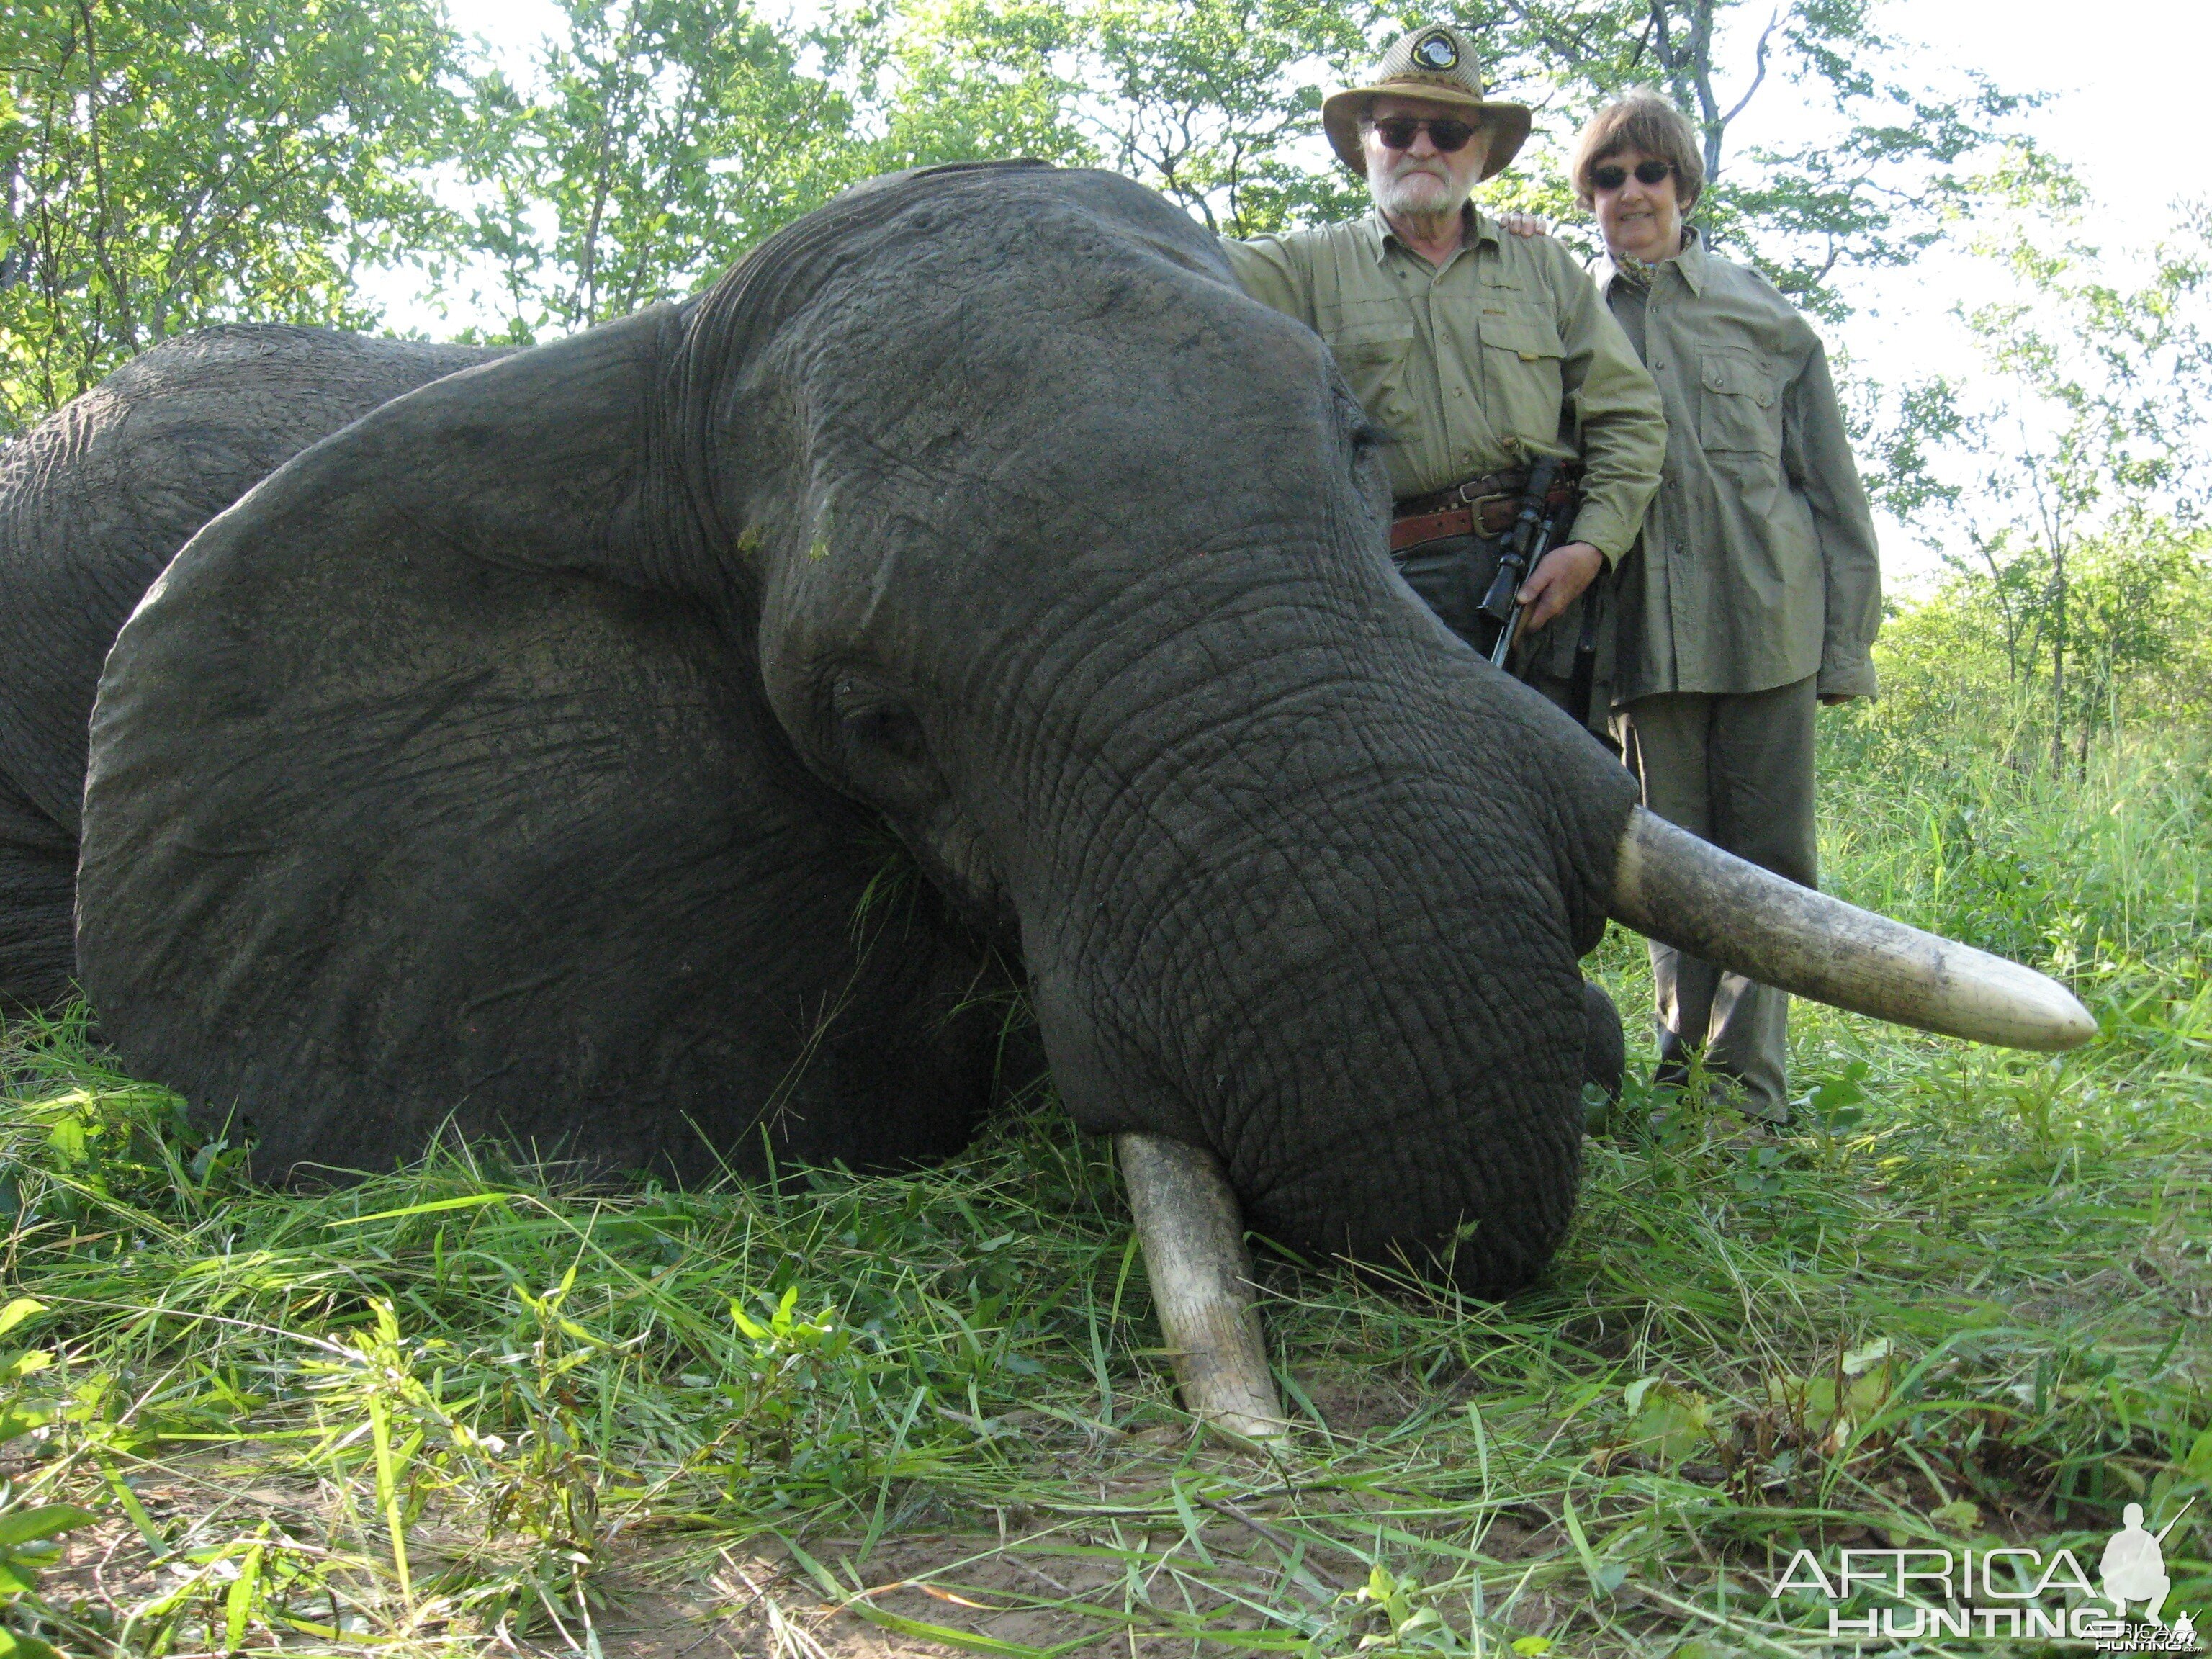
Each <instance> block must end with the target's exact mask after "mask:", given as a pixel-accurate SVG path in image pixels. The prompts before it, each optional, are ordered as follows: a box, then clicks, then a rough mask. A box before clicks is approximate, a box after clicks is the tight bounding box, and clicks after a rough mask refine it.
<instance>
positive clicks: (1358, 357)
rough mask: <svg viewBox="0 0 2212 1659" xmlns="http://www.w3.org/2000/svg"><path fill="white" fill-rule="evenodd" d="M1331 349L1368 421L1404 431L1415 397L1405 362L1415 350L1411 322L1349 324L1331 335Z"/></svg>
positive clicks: (1329, 341) (1396, 430) (1339, 371)
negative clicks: (1408, 383) (1408, 382)
mask: <svg viewBox="0 0 2212 1659" xmlns="http://www.w3.org/2000/svg"><path fill="white" fill-rule="evenodd" d="M1328 349H1329V354H1330V355H1331V356H1334V358H1335V359H1336V368H1337V372H1338V373H1339V374H1342V375H1343V376H1344V383H1345V384H1346V386H1350V387H1351V388H1352V396H1353V397H1355V398H1358V399H1359V406H1360V407H1361V408H1362V409H1364V410H1366V411H1367V417H1368V419H1370V420H1371V421H1373V422H1375V423H1376V425H1377V426H1380V427H1382V428H1384V429H1386V430H1388V431H1390V432H1393V433H1401V432H1403V431H1404V430H1405V429H1406V428H1407V425H1408V424H1410V423H1411V422H1412V421H1413V396H1412V394H1411V393H1410V392H1408V391H1407V387H1406V362H1407V358H1409V357H1410V356H1412V355H1413V321H1412V319H1389V320H1386V321H1382V322H1367V323H1348V324H1346V325H1344V326H1343V327H1342V328H1340V329H1338V330H1337V331H1334V333H1332V334H1330V335H1329V336H1328Z"/></svg>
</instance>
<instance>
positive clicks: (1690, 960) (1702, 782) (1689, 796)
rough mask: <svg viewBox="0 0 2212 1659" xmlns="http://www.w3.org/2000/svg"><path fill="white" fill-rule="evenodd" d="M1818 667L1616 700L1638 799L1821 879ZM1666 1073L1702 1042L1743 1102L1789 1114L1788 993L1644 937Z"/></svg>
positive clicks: (1810, 881) (1795, 876)
mask: <svg viewBox="0 0 2212 1659" xmlns="http://www.w3.org/2000/svg"><path fill="white" fill-rule="evenodd" d="M1819 707H1820V702H1819V699H1818V697H1817V696H1816V695H1815V691H1814V678H1811V677H1808V678H1805V679H1802V680H1799V681H1797V682H1796V684H1790V685H1783V686H1777V687H1776V688H1775V689H1774V690H1771V691H1753V692H1747V693H1744V694H1742V695H1733V696H1732V695H1726V694H1717V693H1705V692H1664V693H1662V694H1660V695H1658V696H1650V697H1639V698H1638V699H1637V700H1636V701H1635V702H1632V703H1630V704H1629V705H1628V706H1627V707H1626V708H1622V709H1619V710H1617V711H1615V714H1614V726H1615V730H1616V731H1617V732H1618V733H1619V735H1620V742H1621V749H1622V759H1623V760H1624V761H1626V763H1627V765H1628V768H1629V769H1630V770H1631V771H1632V772H1634V773H1635V774H1636V775H1637V777H1638V780H1640V781H1641V782H1642V784H1643V786H1644V805H1645V806H1646V807H1647V808H1648V809H1650V811H1654V812H1656V813H1657V814H1658V815H1659V816H1660V817H1662V818H1665V819H1666V820H1668V822H1669V823H1675V824H1679V825H1680V826H1681V827H1682V828H1683V829H1687V830H1688V831H1690V832H1691V833H1692V835H1696V836H1704V837H1705V839H1706V840H1707V841H1709V842H1712V843H1713V844H1714V845H1715V846H1716V847H1720V848H1725V849H1726V850H1727V851H1729V852H1731V853H1734V854H1735V855H1736V856H1737V857H1738V858H1742V859H1748V860H1751V862H1752V863H1753V864H1756V865H1759V866H1763V867H1765V868H1766V869H1769V870H1771V871H1773V872H1775V874H1777V875H1778V876H1786V877H1788V878H1790V880H1791V881H1794V882H1797V883H1799V884H1801V885H1803V886H1806V887H1817V886H1818V885H1819V884H1820V869H1819V848H1818V843H1817V842H1816V840H1815V836H1814V823H1813V732H1814V714H1815V713H1816V712H1817V711H1818V709H1819ZM1651 978H1652V981H1653V986H1654V989H1655V990H1656V994H1657V997H1656V1000H1657V1002H1658V1016H1659V1072H1658V1074H1657V1078H1656V1080H1657V1081H1658V1082H1661V1083H1662V1084H1663V1083H1667V1082H1669V1081H1679V1080H1680V1079H1682V1078H1683V1077H1684V1076H1685V1075H1686V1073H1687V1070H1688V1066H1689V1062H1690V1060H1691V1058H1692V1056H1693V1055H1695V1054H1697V1053H1698V1052H1699V1050H1701V1049H1702V1050H1703V1051H1704V1054H1705V1066H1706V1069H1707V1071H1708V1073H1710V1074H1711V1075H1713V1076H1716V1077H1719V1078H1724V1079H1729V1080H1730V1081H1731V1082H1733V1083H1734V1084H1735V1085H1737V1086H1738V1087H1739V1088H1740V1089H1741V1091H1742V1096H1743V1098H1742V1104H1743V1106H1744V1108H1745V1109H1746V1110H1747V1111H1749V1112H1751V1113H1753V1114H1754V1115H1758V1116H1760V1117H1764V1118H1769V1119H1772V1120H1775V1121H1780V1120H1781V1119H1784V1118H1786V1117H1787V1116H1788V1115H1789V1114H1790V1085H1789V1079H1788V1078H1787V1076H1786V1074H1785V1066H1786V1062H1787V1060H1788V1055H1789V1040H1788V1039H1789V1020H1790V999H1789V997H1788V996H1787V995H1786V994H1784V993H1782V992H1780V991H1777V990H1775V989H1773V988H1772V987H1770V986H1765V985H1760V984H1758V983H1756V982H1755V981H1751V980H1747V979H1746V978H1745V977H1744V976H1743V975H1741V974H1729V973H1723V972H1722V971H1721V970H1720V969H1717V968H1716V967H1714V966H1713V964H1712V963H1709V962H1706V961H1705V960H1703V959H1702V958H1700V957H1692V956H1688V955H1686V954H1684V953H1683V952H1682V951H1677V950H1675V949H1674V948H1673V947H1672V946H1671V945H1658V944H1654V945H1652V946H1651Z"/></svg>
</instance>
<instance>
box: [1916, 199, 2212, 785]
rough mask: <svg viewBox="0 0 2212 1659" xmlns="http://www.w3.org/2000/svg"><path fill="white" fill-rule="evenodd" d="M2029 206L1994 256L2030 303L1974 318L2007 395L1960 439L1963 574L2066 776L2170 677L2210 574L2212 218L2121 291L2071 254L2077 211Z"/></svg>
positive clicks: (2202, 217) (2115, 265) (2161, 251)
mask: <svg viewBox="0 0 2212 1659" xmlns="http://www.w3.org/2000/svg"><path fill="white" fill-rule="evenodd" d="M2015 199H2016V201H2017V203H2018V204H2019V205H2020V206H2021V209H2022V216H2021V220H2020V222H2018V223H2017V224H2016V225H2015V228H2013V229H2012V230H2011V231H2010V233H2009V234H2007V235H2005V236H2003V237H2002V239H1998V240H1992V241H1991V242H1990V243H1989V244H1988V245H1987V246H1986V247H1985V252H1987V254H1988V256H1989V257H1990V258H1991V259H1992V260H1994V261H1996V263H1998V264H2001V265H2002V267H2003V268H2004V270H2007V271H2008V273H2009V274H2010V275H2011V276H2012V277H2013V278H2014V280H2015V285H2016V289H2017V293H2016V294H2015V295H2014V296H2013V297H2008V298H2004V299H2001V300H1996V301H1990V302H1989V303H1987V304H1984V305H1981V306H1978V307H1972V309H1962V310H1961V312H1960V315H1961V316H1962V318H1963V319H1964V320H1965V321H1966V325H1967V326H1968V327H1969V328H1970V329H1971V330H1972V332H1973V335H1974V337H1975V338H1976V339H1977V341H1978V343H1980V345H1981V348H1982V349H1983V352H1984V356H1985V358H1986V360H1987V362H1988V363H1989V366H1990V371H1991V373H1992V375H1993V376H1994V378H1995V380H1996V383H1997V386H1998V388H1999V390H1998V392H1997V394H1996V397H1995V398H1993V399H1992V400H1990V404H1989V405H1988V406H1987V407H1985V408H1984V409H1982V410H1978V411H1977V412H1975V413H1973V414H1972V415H1971V416H1967V417H1966V418H1965V419H1964V420H1963V421H1962V422H1961V423H1960V432H1961V438H1962V442H1963V446H1964V447H1965V449H1966V453H1965V455H1964V456H1963V458H1962V459H1963V461H1964V471H1965V477H1964V478H1963V480H1962V481H1961V482H1960V483H1958V484H1956V485H1954V486H1953V494H1954V498H1956V499H1962V500H1963V501H1964V502H1965V509H1964V513H1963V516H1962V517H1961V518H1960V520H1959V521H1960V524H1961V526H1962V528H1963V531H1964V535H1965V540H1966V544H1967V547H1968V548H1969V549H1970V550H1971V552H1970V553H1969V554H1966V555H1961V554H1960V553H1959V552H1957V551H1956V550H1953V551H1951V552H1949V553H1948V554H1947V557H1948V560H1949V562H1951V563H1952V564H1953V566H1954V568H1959V569H1961V570H1963V571H1967V572H1971V573H1972V574H1973V575H1974V576H1975V577H1976V578H1977V580H1978V581H1979V582H1980V584H1981V585H1982V588H1983V592H1984V594H1985V596H1986V598H1987V599H1988V601H1989V603H1990V604H1991V605H1993V606H1994V607H1995V608H1996V611H1997V612H1998V615H1999V616H2000V617H2001V618H2002V624H2003V636H2004V641H2005V650H2006V656H2007V660H2008V666H2009V669H2010V671H2011V673H2012V675H2013V677H2014V678H2015V682H2016V683H2017V682H2023V681H2026V680H2027V679H2030V678H2033V679H2037V680H2039V681H2042V682H2044V683H2045V684H2047V686H2048V693H2049V699H2050V702H2049V715H2048V720H2049V726H2048V731H2049V753H2050V757H2051V765H2052V766H2053V768H2054V769H2055V768H2057V767H2058V766H2061V765H2063V763H2065V761H2066V758H2067V751H2068V747H2069V732H2070V733H2071V734H2072V735H2073V738H2074V740H2075V741H2074V745H2073V746H2074V749H2075V761H2076V763H2077V764H2081V765H2086V764H2087V755H2088V749H2089V744H2090V739H2091V736H2092V733H2093V732H2094V730H2095V728H2096V727H2097V726H2098V725H2099V724H2100V721H2102V722H2103V723H2105V724H2107V725H2116V724H2117V719H2118V716H2117V712H2116V709H2115V708H2114V706H2113V701H2112V700H2113V696H2114V688H2115V686H2116V684H2117V683H2118V679H2117V677H2118V675H2119V674H2121V673H2122V672H2123V671H2126V670H2128V669H2130V668H2135V667H2141V666H2145V665H2150V664H2152V663H2154V661H2156V660H2157V659H2158V658H2159V655H2160V652H2161V651H2162V650H2163V642H2164V641H2165V640H2166V635H2168V633H2170V631H2171V629H2170V628H2169V626H2168V624H2169V623H2172V621H2173V620H2174V617H2173V616H2172V614H2170V613H2171V601H2172V596H2173V595H2174V594H2177V593H2179V592H2185V591H2189V590H2190V589H2191V587H2192V586H2193V584H2192V583H2191V580H2190V575H2191V571H2192V570H2193V569H2194V568H2195V566H2196V564H2197V561H2198V560H2199V559H2200V558H2201V556H2202V549H2203V536H2202V535H2201V534H2198V533H2195V527H2196V526H2197V525H2198V524H2199V523H2200V522H2201V521H2202V520H2203V518H2204V516H2205V509H2206V507H2207V504H2208V494H2207V492H2208V489H2212V453H2208V451H2207V448H2206V445H2205V436H2206V419H2207V416H2206V413H2205V410H2206V408H2207V404H2208V399H2212V328H2208V325H2207V320H2206V319H2205V317H2204V314H2203V301H2204V299H2205V297H2206V296H2207V294H2208V290H2212V219H2209V218H2208V216H2206V214H2205V213H2204V212H2203V210H2197V211H2196V212H2194V213H2192V214H2191V216H2189V218H2188V219H2187V220H2186V221H2185V223H2184V225H2183V226H2182V227H2181V229H2180V231H2179V234H2177V235H2176V236H2175V238H2174V239H2173V240H2170V241H2169V242H2167V243H2166V244H2164V245H2162V246H2160V247H2159V248H2157V249H2156V250H2154V252H2153V253H2152V254H2151V255H2150V257H2149V258H2148V262H2147V267H2146V269H2145V270H2144V271H2143V273H2142V281H2140V282H2138V283H2134V284H2133V285H2124V284H2123V283H2118V282H2116V281H2114V280H2112V275H2111V273H2113V272H2116V271H2120V270H2126V269H2128V268H2129V266H2130V263H2131V262H2130V261H2128V260H2126V259H2124V258H2114V257H2112V256H2111V255H2108V254H2107V253H2106V252H2104V251H2102V250H2100V249H2098V248H2096V247H2093V246H2088V245H2087V244H2084V243H2081V242H2079V241H2077V240H2071V239H2069V238H2068V237H2067V236H2066V235H2065V234H2064V231H2065V230H2066V228H2067V223H2066V212H2065V208H2066V203H2065V201H2064V200H2063V198H2062V199H2058V200H2054V198H2053V197H2051V194H2050V193H2049V191H2048V190H2047V189H2045V188H2041V187H2038V188H2033V189H2026V190H2023V191H2020V192H2019V193H2018V194H2017V195H2016V198H2015ZM2054 226H2055V227H2056V228H2057V232H2058V234H2057V239H2056V240H2053V238H2052V236H2051V234H2050V231H2051V228H2052V227H2054Z"/></svg>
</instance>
